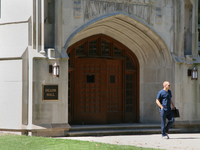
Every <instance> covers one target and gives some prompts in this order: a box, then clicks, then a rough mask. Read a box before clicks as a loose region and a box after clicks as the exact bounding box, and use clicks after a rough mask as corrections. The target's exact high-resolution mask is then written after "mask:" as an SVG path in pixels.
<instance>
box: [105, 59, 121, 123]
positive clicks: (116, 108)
mask: <svg viewBox="0 0 200 150" xmlns="http://www.w3.org/2000/svg"><path fill="white" fill-rule="evenodd" d="M106 76H107V84H106V95H107V101H106V106H107V108H106V112H107V113H106V116H107V119H106V120H107V123H120V122H122V61H121V60H107V75H106Z"/></svg>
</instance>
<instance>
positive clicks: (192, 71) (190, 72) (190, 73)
mask: <svg viewBox="0 0 200 150" xmlns="http://www.w3.org/2000/svg"><path fill="white" fill-rule="evenodd" d="M188 76H191V79H192V80H197V79H198V70H197V69H196V68H195V67H194V68H193V69H188Z"/></svg>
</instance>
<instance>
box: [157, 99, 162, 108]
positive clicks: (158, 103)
mask: <svg viewBox="0 0 200 150" xmlns="http://www.w3.org/2000/svg"><path fill="white" fill-rule="evenodd" d="M156 103H157V105H158V106H159V107H160V109H161V110H162V109H163V106H162V105H161V103H160V100H159V99H156Z"/></svg>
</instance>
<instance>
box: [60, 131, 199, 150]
mask: <svg viewBox="0 0 200 150" xmlns="http://www.w3.org/2000/svg"><path fill="white" fill-rule="evenodd" d="M169 137H170V139H162V138H161V135H160V134H151V135H127V136H126V135H123V136H93V137H61V138H63V139H73V140H83V141H91V142H101V143H110V144H118V145H133V146H137V147H148V148H157V149H167V150H200V133H192V134H169Z"/></svg>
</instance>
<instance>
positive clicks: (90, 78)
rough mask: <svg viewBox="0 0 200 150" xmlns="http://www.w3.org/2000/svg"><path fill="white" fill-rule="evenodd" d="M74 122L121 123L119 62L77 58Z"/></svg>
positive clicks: (120, 62)
mask: <svg viewBox="0 0 200 150" xmlns="http://www.w3.org/2000/svg"><path fill="white" fill-rule="evenodd" d="M76 67H77V70H76V95H75V96H76V101H75V110H76V111H75V116H74V117H75V123H78V124H82V123H84V124H105V123H119V122H122V61H121V60H107V59H92V58H91V59H88V58H87V59H76Z"/></svg>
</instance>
